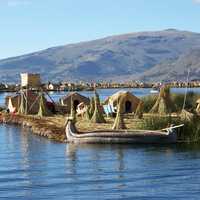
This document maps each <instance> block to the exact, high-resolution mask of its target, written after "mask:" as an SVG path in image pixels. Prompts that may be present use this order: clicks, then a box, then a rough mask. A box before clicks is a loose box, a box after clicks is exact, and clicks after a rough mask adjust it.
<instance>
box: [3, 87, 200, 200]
mask: <svg viewBox="0 0 200 200" xmlns="http://www.w3.org/2000/svg"><path fill="white" fill-rule="evenodd" d="M131 91H132V90H131ZM133 91H134V93H135V94H136V95H137V96H143V95H145V94H147V93H148V92H149V90H148V89H145V90H138V89H135V90H134V89H133ZM198 91H200V90H199V89H198ZM113 92H115V90H101V91H100V94H101V97H102V99H103V98H105V97H106V96H108V95H109V94H110V93H113ZM178 92H184V90H182V91H181V90H178ZM90 94H92V93H91V92H88V95H90ZM60 95H61V94H58V93H56V94H53V98H54V99H55V100H56V99H58V98H59V97H60ZM62 95H63V94H62ZM4 96H5V94H0V102H1V103H2V100H3V97H4ZM199 185H200V146H198V145H188V146H183V145H167V146H158V145H146V146H144V145H80V146H75V145H72V144H60V143H55V142H52V141H49V140H47V139H45V138H42V137H38V136H35V135H33V134H30V132H29V130H27V129H22V128H21V127H16V126H8V125H0V199H11V200H15V199H16V200H36V199H48V200H59V199H85V200H90V199H92V200H93V199H144V200H146V199H156V200H158V199H159V200H160V199H167V200H168V199H169V200H171V199H187V200H188V199H189V200H190V199H191V200H193V199H200V187H199Z"/></svg>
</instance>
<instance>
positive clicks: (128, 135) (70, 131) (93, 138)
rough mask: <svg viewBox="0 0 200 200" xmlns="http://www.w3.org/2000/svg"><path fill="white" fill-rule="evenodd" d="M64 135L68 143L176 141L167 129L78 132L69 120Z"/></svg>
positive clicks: (161, 142)
mask: <svg viewBox="0 0 200 200" xmlns="http://www.w3.org/2000/svg"><path fill="white" fill-rule="evenodd" d="M66 137H67V141H68V142H70V143H99V144H130V143H133V144H170V143H176V142H177V135H176V132H175V131H174V130H173V131H172V132H167V131H145V130H144V131H142V130H135V131H131V132H127V131H96V132H89V133H78V132H77V130H76V127H75V125H74V124H73V123H72V122H71V121H69V122H68V123H67V126H66Z"/></svg>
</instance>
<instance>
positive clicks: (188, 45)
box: [0, 29, 200, 82]
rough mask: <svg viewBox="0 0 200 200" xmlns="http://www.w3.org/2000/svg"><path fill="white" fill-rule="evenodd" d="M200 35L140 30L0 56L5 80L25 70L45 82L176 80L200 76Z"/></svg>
mask: <svg viewBox="0 0 200 200" xmlns="http://www.w3.org/2000/svg"><path fill="white" fill-rule="evenodd" d="M199 49H200V34H199V33H193V32H187V31H178V30H174V29H168V30H164V31H157V32H139V33H130V34H124V35H117V36H111V37H106V38H103V39H98V40H93V41H89V42H81V43H77V44H69V45H65V46H59V47H53V48H49V49H46V50H43V51H39V52H35V53H31V54H27V55H23V56H18V57H13V58H7V59H3V60H0V82H2V81H3V82H16V81H19V75H18V74H19V73H21V72H37V73H41V76H42V78H43V80H44V81H48V80H49V81H54V82H55V81H63V80H66V81H67V80H71V81H77V80H85V81H92V80H96V81H97V80H117V81H123V80H132V79H134V80H137V79H140V80H147V81H152V80H153V81H157V80H175V79H177V78H178V79H184V78H185V74H186V71H187V69H186V68H187V67H189V66H190V67H191V76H192V78H196V77H200V70H199V66H200V65H199V63H200V62H199V57H200V56H199V51H200V50H199Z"/></svg>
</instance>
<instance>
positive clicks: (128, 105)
mask: <svg viewBox="0 0 200 200" xmlns="http://www.w3.org/2000/svg"><path fill="white" fill-rule="evenodd" d="M125 112H126V113H130V112H132V103H131V102H130V101H126V102H125Z"/></svg>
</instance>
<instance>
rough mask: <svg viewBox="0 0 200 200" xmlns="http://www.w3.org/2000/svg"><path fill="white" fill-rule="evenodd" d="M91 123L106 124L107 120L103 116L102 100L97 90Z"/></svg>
mask: <svg viewBox="0 0 200 200" xmlns="http://www.w3.org/2000/svg"><path fill="white" fill-rule="evenodd" d="M91 122H93V123H106V120H105V119H104V116H103V111H102V109H101V104H100V98H99V95H98V93H97V91H96V90H95V109H94V113H93V115H92V118H91Z"/></svg>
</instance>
